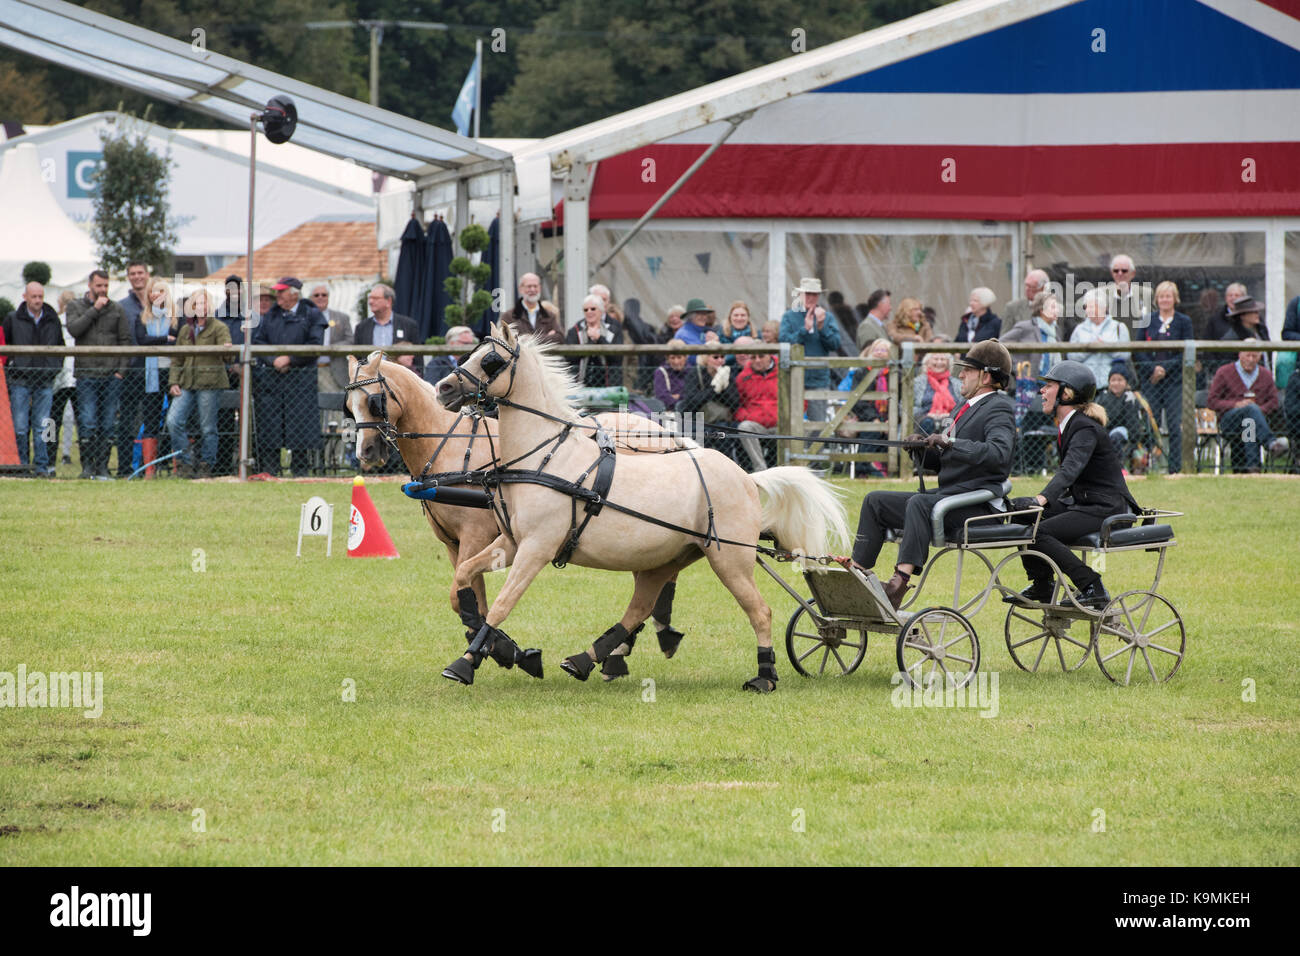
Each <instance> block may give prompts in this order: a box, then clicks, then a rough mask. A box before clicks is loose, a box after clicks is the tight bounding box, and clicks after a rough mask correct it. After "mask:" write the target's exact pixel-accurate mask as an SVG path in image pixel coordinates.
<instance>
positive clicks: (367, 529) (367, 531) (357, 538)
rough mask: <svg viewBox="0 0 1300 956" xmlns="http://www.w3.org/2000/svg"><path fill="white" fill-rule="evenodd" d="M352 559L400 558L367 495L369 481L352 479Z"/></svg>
mask: <svg viewBox="0 0 1300 956" xmlns="http://www.w3.org/2000/svg"><path fill="white" fill-rule="evenodd" d="M348 557H349V558H396V557H398V554H397V548H395V547H394V546H393V539H392V538H390V537H389V536H388V529H387V528H385V527H384V522H383V520H382V519H381V518H380V517H379V512H378V511H376V510H375V503H374V502H373V501H371V500H370V492H368V491H366V479H365V478H363V477H361V475H357V476H356V478H354V479H352V512H351V514H350V515H349V516H348Z"/></svg>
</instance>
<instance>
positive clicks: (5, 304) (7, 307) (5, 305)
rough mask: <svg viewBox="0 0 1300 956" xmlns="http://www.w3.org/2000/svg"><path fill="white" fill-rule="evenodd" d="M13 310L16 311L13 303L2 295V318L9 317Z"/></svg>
mask: <svg viewBox="0 0 1300 956" xmlns="http://www.w3.org/2000/svg"><path fill="white" fill-rule="evenodd" d="M13 310H14V304H13V302H11V301H10V300H9V299H6V298H5V297H4V296H2V295H0V318H3V317H4V316H6V315H8V314H9V313H10V312H12V311H13Z"/></svg>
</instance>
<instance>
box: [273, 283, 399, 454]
mask: <svg viewBox="0 0 1300 956" xmlns="http://www.w3.org/2000/svg"><path fill="white" fill-rule="evenodd" d="M272 288H274V290H275V306H274V307H272V308H271V310H270V311H269V312H267V313H266V314H265V315H263V316H262V318H261V321H260V322H259V323H258V325H257V328H256V329H255V330H254V331H253V344H254V345H320V344H321V343H322V342H323V341H324V340H325V316H323V315H321V314H320V312H319V311H318V310H317V309H316V308H315V307H314V306H311V305H308V304H307V303H306V302H305V301H303V300H302V299H301V295H302V281H301V280H299V279H295V278H293V277H292V276H286V277H285V278H283V279H281V280H280V281H279V282H277V283H276V284H275V285H274V286H273V287H272ZM371 291H372V293H373V291H374V290H371ZM381 298H383V297H382V296H381ZM388 301H391V300H388ZM390 311H391V310H390ZM363 324H364V323H363ZM385 326H386V327H387V328H388V330H389V331H390V333H391V330H392V323H391V322H389V323H385ZM357 332H358V335H357V344H365V345H369V344H371V343H370V342H365V343H362V342H361V336H360V332H361V329H360V327H358V329H357ZM253 401H254V402H255V403H256V409H255V411H256V415H257V418H256V426H257V427H256V429H255V433H256V435H257V461H258V468H259V469H260V470H261V471H264V472H266V473H267V474H270V475H278V474H279V473H280V451H281V449H283V448H288V449H289V450H290V453H291V455H292V458H291V465H292V468H293V474H294V476H295V477H299V476H303V475H306V474H307V473H308V471H309V469H310V463H309V458H310V455H311V453H312V452H313V451H315V450H316V449H319V448H320V447H321V431H320V426H319V424H318V423H319V419H320V416H319V414H318V408H317V401H316V356H314V355H277V356H274V357H272V356H269V355H261V356H258V358H257V364H256V365H255V366H254V367H253Z"/></svg>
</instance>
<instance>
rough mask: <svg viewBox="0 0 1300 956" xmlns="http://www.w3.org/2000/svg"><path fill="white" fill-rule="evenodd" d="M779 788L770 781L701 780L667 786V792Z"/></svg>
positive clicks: (778, 785)
mask: <svg viewBox="0 0 1300 956" xmlns="http://www.w3.org/2000/svg"><path fill="white" fill-rule="evenodd" d="M780 787H781V785H780V784H779V783H776V782H775V781H772V780H701V781H700V782H699V783H674V784H669V785H668V789H669V790H777V789H780Z"/></svg>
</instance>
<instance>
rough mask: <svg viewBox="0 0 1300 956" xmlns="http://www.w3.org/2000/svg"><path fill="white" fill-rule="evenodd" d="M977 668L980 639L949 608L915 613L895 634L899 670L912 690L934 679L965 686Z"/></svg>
mask: <svg viewBox="0 0 1300 956" xmlns="http://www.w3.org/2000/svg"><path fill="white" fill-rule="evenodd" d="M979 666H980V639H979V636H978V635H977V634H976V633H975V628H973V627H971V623H970V621H968V620H966V618H965V617H963V616H962V615H961V614H958V613H957V612H956V611H954V610H953V609H952V608H947V607H930V608H926V609H925V610H924V611H918V612H917V613H916V614H913V615H912V616H911V617H909V618H908V619H907V620H906V621H905V622H904V623H903V627H902V629H901V630H900V631H899V632H898V671H899V673H900V674H902V675H903V679H904V680H906V681H907V683H908V684H909V685H910V686H912V687H924V686H925V685H926V684H927V683H928V682H930V681H934V680H941V681H943V682H944V684H945V685H946V684H947V683H948V681H949V680H951V681H952V683H953V686H954V687H965V686H966V685H967V684H968V683H970V681H971V679H972V678H973V677H974V676H975V672H976V671H977V670H979Z"/></svg>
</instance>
